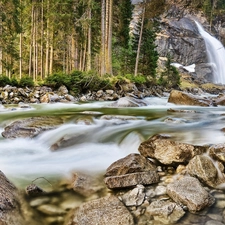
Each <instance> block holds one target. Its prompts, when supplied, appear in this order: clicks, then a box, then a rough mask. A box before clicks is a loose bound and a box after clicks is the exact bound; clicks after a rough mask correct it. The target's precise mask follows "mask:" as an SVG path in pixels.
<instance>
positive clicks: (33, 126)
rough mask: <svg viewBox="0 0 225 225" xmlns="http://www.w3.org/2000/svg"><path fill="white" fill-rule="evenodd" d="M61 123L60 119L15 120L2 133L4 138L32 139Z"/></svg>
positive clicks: (46, 117)
mask: <svg viewBox="0 0 225 225" xmlns="http://www.w3.org/2000/svg"><path fill="white" fill-rule="evenodd" d="M62 123H63V120H62V119H61V118H60V117H49V116H45V117H31V118H26V119H21V120H16V121H14V122H12V123H11V124H9V125H8V126H6V127H5V128H4V131H3V132H2V136H3V137H4V138H18V137H23V138H26V137H30V138H33V137H35V136H37V135H38V134H40V133H42V132H43V131H46V130H50V129H54V128H57V127H58V126H59V125H61V124H62Z"/></svg>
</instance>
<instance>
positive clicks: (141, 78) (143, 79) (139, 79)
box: [125, 74, 147, 84]
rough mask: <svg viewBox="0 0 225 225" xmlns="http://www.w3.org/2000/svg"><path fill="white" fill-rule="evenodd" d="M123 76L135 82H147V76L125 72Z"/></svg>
mask: <svg viewBox="0 0 225 225" xmlns="http://www.w3.org/2000/svg"><path fill="white" fill-rule="evenodd" d="M125 77H126V78H127V79H129V80H130V81H132V82H134V83H135V84H145V83H146V82H147V78H146V77H145V76H143V75H137V76H134V75H133V74H126V75H125Z"/></svg>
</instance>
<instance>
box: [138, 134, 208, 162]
mask: <svg viewBox="0 0 225 225" xmlns="http://www.w3.org/2000/svg"><path fill="white" fill-rule="evenodd" d="M138 150H139V152H140V153H141V155H143V156H145V157H150V158H153V159H157V160H158V161H159V162H160V163H162V164H165V165H171V164H178V163H183V164H187V163H188V162H189V160H190V159H192V158H193V157H194V156H195V155H198V154H201V153H203V152H205V151H206V148H205V147H203V146H194V145H191V144H185V143H180V142H177V141H173V140H172V138H171V136H169V135H165V134H164V135H161V134H160V135H155V136H153V137H150V138H149V139H148V140H146V141H144V142H142V143H141V145H140V146H139V148H138Z"/></svg>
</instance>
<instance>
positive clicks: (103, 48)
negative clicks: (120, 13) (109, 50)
mask: <svg viewBox="0 0 225 225" xmlns="http://www.w3.org/2000/svg"><path fill="white" fill-rule="evenodd" d="M105 8H106V4H105V0H102V6H101V52H100V63H101V71H100V73H101V76H102V75H104V74H105Z"/></svg>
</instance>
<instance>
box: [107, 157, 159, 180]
mask: <svg viewBox="0 0 225 225" xmlns="http://www.w3.org/2000/svg"><path fill="white" fill-rule="evenodd" d="M148 171H156V166H155V165H154V164H153V163H152V162H151V161H150V160H148V159H146V158H145V157H143V156H141V155H140V154H134V153H132V154H129V155H128V156H126V157H124V158H122V159H119V160H117V161H116V162H114V163H112V164H111V165H110V166H109V167H108V168H107V170H106V174H105V176H106V177H109V176H120V175H125V174H130V173H137V172H148Z"/></svg>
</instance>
